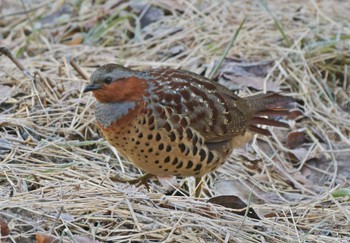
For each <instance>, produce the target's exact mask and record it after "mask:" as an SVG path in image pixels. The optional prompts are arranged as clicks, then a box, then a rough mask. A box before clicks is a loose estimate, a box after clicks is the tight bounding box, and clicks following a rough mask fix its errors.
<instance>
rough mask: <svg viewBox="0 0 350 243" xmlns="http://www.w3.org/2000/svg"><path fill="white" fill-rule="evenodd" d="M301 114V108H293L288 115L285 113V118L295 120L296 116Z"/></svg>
mask: <svg viewBox="0 0 350 243" xmlns="http://www.w3.org/2000/svg"><path fill="white" fill-rule="evenodd" d="M302 115H303V112H302V111H301V110H298V109H295V110H292V111H291V112H289V114H288V115H286V117H285V118H286V120H296V119H297V118H299V117H301V116H302Z"/></svg>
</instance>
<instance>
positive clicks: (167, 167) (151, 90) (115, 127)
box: [84, 64, 293, 194]
mask: <svg viewBox="0 0 350 243" xmlns="http://www.w3.org/2000/svg"><path fill="white" fill-rule="evenodd" d="M87 91H92V92H93V94H94V96H95V98H96V100H97V104H96V119H97V122H98V125H99V127H100V129H101V131H102V133H103V135H104V137H105V138H106V139H107V141H108V142H109V143H110V144H111V145H112V146H114V147H115V148H116V149H117V150H118V152H119V153H120V154H121V155H122V156H124V157H125V158H127V159H128V160H130V161H131V162H132V163H134V165H135V166H137V167H138V168H140V169H142V170H143V171H145V172H148V173H147V174H146V175H145V176H144V177H143V178H142V179H148V178H149V177H151V176H153V175H155V176H170V175H172V176H194V177H195V178H196V179H197V180H196V181H197V183H198V182H199V181H200V180H199V179H200V178H201V177H202V176H203V175H205V174H206V173H208V172H211V171H213V170H215V169H216V168H217V167H218V166H220V165H221V164H223V163H224V162H225V160H226V159H227V157H228V156H229V155H230V154H231V152H232V150H233V149H234V148H235V147H239V146H241V145H243V144H245V143H246V142H248V140H249V139H250V138H251V137H252V134H254V133H260V134H263V135H269V131H268V130H265V129H263V128H261V127H259V125H271V126H280V127H288V125H287V124H285V123H282V122H279V121H276V120H274V119H270V118H269V117H271V116H283V115H286V114H287V113H288V108H286V105H288V103H290V102H292V101H293V99H292V98H291V97H286V96H281V95H279V94H275V93H269V94H260V95H255V96H250V97H246V98H241V97H239V96H237V95H236V94H234V93H233V91H231V90H229V89H227V88H225V87H224V86H222V85H220V84H218V83H215V82H213V81H211V80H209V79H207V78H205V77H202V76H200V75H197V74H195V73H192V72H188V71H182V70H173V69H167V68H161V69H154V70H150V71H135V70H131V69H129V68H126V67H123V66H121V65H117V64H106V65H103V66H101V67H100V68H98V69H97V70H96V71H95V72H94V73H93V74H92V75H91V78H90V83H89V85H88V86H87V87H86V88H85V90H84V92H87ZM140 180H141V179H140ZM140 180H134V181H133V182H136V181H140ZM196 194H198V191H197V193H196Z"/></svg>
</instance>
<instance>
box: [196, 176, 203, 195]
mask: <svg viewBox="0 0 350 243" xmlns="http://www.w3.org/2000/svg"><path fill="white" fill-rule="evenodd" d="M195 179H196V183H195V191H194V196H195V197H199V196H200V195H201V192H202V185H203V184H202V177H196V178H195Z"/></svg>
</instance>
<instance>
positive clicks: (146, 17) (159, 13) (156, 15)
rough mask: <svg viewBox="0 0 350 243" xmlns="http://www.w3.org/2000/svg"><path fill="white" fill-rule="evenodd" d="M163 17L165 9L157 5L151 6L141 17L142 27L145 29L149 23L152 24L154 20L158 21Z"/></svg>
mask: <svg viewBox="0 0 350 243" xmlns="http://www.w3.org/2000/svg"><path fill="white" fill-rule="evenodd" d="M162 18H164V12H163V10H161V9H160V8H157V7H149V8H148V9H147V10H146V12H145V13H144V14H143V15H142V16H141V19H140V24H141V29H143V28H144V27H146V26H147V25H150V24H152V23H153V22H157V21H158V20H160V19H162Z"/></svg>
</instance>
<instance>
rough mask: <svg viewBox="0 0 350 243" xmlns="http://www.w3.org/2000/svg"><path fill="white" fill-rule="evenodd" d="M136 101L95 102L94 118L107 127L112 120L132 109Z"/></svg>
mask: <svg viewBox="0 0 350 243" xmlns="http://www.w3.org/2000/svg"><path fill="white" fill-rule="evenodd" d="M135 106H136V102H134V101H127V102H115V103H101V102H97V104H96V114H95V115H96V119H97V121H98V122H99V123H100V124H101V125H102V126H103V127H109V126H110V125H111V124H112V122H114V121H117V120H119V119H120V118H122V117H123V116H125V115H126V114H127V113H128V112H129V110H133V109H134V108H135Z"/></svg>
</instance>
